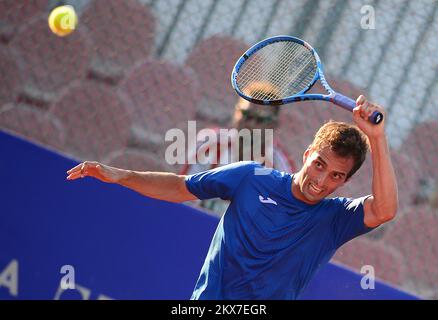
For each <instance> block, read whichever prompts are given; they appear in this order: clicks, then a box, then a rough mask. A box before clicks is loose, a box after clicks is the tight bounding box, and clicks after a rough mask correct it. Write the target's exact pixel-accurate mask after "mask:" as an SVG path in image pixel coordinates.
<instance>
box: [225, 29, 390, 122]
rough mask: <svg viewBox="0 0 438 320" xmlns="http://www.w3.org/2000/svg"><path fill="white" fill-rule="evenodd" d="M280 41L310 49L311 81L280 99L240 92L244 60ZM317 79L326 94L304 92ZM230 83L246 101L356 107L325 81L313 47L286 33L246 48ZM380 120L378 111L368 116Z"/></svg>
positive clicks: (266, 103)
mask: <svg viewBox="0 0 438 320" xmlns="http://www.w3.org/2000/svg"><path fill="white" fill-rule="evenodd" d="M282 41H293V42H296V43H298V44H301V45H303V46H304V47H306V48H307V49H308V50H310V51H311V53H312V54H313V56H314V58H315V60H316V70H315V74H314V76H313V79H312V81H311V82H310V84H309V85H308V86H307V87H306V88H304V89H303V90H301V91H299V92H298V93H296V94H294V95H292V96H289V97H285V98H282V99H277V100H260V99H254V98H252V97H249V96H247V95H246V94H245V93H243V92H242V90H240V88H239V87H238V85H237V75H238V73H239V70H240V69H241V67H242V65H243V64H244V63H245V62H246V60H248V58H249V57H251V56H252V55H253V54H254V53H256V52H257V51H259V50H260V49H262V48H264V47H266V46H267V45H270V44H272V43H276V42H282ZM318 80H320V82H321V84H322V86H323V87H324V89H325V90H327V92H328V94H321V93H306V92H307V91H309V89H310V88H311V87H312V86H313V85H314V84H315V82H316V81H318ZM231 84H232V86H233V88H234V90H235V91H236V92H237V94H238V95H239V96H241V97H242V98H243V99H245V100H248V101H250V102H252V103H255V104H261V105H282V104H287V103H291V102H297V101H305V100H323V101H329V102H332V103H334V104H336V105H338V106H340V107H342V108H344V109H346V110H348V111H353V109H354V108H355V107H356V102H355V101H354V100H353V99H351V98H349V97H346V96H344V95H342V94H340V93H338V92H336V91H334V90H333V89H332V88H331V87H330V85H329V84H328V83H327V80H326V79H325V76H324V72H323V67H322V62H321V59H320V58H319V55H318V53H317V52H316V50H315V49H313V47H312V46H311V45H310V44H308V43H307V42H306V41H304V40H302V39H299V38H296V37H292V36H287V35H279V36H274V37H270V38H267V39H264V40H262V41H260V42H258V43H256V44H255V45H253V46H252V47H251V48H249V49H248V50H246V51H245V53H244V54H243V55H242V56H241V57H240V58H239V59H238V60H237V62H236V64H235V65H234V68H233V71H232V72H231ZM382 120H383V115H382V114H381V113H380V112H377V111H376V112H374V113H373V114H372V115H371V116H370V121H371V122H373V123H375V124H378V123H380V122H381V121H382Z"/></svg>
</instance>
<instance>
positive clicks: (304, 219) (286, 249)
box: [185, 161, 373, 300]
mask: <svg viewBox="0 0 438 320" xmlns="http://www.w3.org/2000/svg"><path fill="white" fill-rule="evenodd" d="M263 169H265V170H267V169H266V168H264V167H263V166H261V165H260V164H258V163H256V162H253V161H241V162H236V163H232V164H229V165H225V166H222V167H218V168H215V169H212V170H208V171H204V172H200V173H196V174H193V175H189V176H187V177H186V180H185V181H186V186H187V188H188V190H189V191H190V192H191V193H192V194H194V195H195V196H197V197H198V198H199V199H209V198H214V197H220V198H222V199H226V200H230V201H231V203H230V205H229V207H228V209H227V211H226V212H225V214H224V215H223V216H222V218H221V220H220V222H219V224H218V226H217V229H216V232H215V234H214V236H213V239H212V241H211V244H210V248H209V250H208V254H207V257H206V259H205V262H204V265H203V267H202V269H201V273H200V275H199V278H198V281H197V283H196V286H195V289H194V292H193V294H192V297H191V299H216V300H222V299H233V300H239V299H245V300H246V299H296V298H297V297H298V295H299V293H300V292H301V291H302V290H303V289H304V288H305V287H306V285H307V284H308V282H309V281H310V280H311V278H312V276H313V275H314V274H315V272H316V271H317V270H318V269H319V268H320V267H321V266H322V265H324V264H325V263H327V262H328V261H329V260H330V258H331V257H332V256H333V255H334V254H335V251H336V249H337V248H339V247H340V246H341V245H342V244H344V243H345V242H347V241H349V240H351V239H353V238H355V237H357V236H359V235H361V234H364V233H367V232H369V231H371V230H372V229H373V228H368V227H367V226H366V225H365V224H364V212H363V202H364V200H365V199H366V198H367V197H368V196H366V197H362V198H358V199H351V198H331V199H329V198H327V199H323V200H322V201H320V202H319V203H317V204H315V205H310V204H306V203H304V202H302V201H300V200H298V199H296V198H295V197H294V196H293V194H292V189H291V187H292V179H293V175H291V174H289V173H286V172H280V171H277V170H273V169H268V170H269V171H267V172H262V171H263ZM261 173H265V174H261ZM266 173H268V174H266Z"/></svg>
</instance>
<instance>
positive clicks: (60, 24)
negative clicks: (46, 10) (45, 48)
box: [49, 5, 78, 37]
mask: <svg viewBox="0 0 438 320" xmlns="http://www.w3.org/2000/svg"><path fill="white" fill-rule="evenodd" d="M77 25H78V16H77V15H76V11H75V9H74V8H73V7H72V6H69V5H65V6H59V7H56V8H55V9H53V10H52V12H50V15H49V28H50V30H52V32H53V33H54V34H56V35H57V36H60V37H64V36H67V35H69V34H70V33H72V32H73V31H74V30H75V29H76V26H77Z"/></svg>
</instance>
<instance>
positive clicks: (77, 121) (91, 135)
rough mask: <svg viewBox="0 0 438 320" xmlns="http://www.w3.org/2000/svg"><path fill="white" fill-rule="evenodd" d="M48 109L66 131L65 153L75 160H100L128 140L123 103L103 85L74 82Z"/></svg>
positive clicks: (128, 123) (127, 121) (128, 133)
mask: <svg viewBox="0 0 438 320" xmlns="http://www.w3.org/2000/svg"><path fill="white" fill-rule="evenodd" d="M49 110H50V113H51V114H53V115H55V116H56V117H58V118H59V119H60V120H61V121H62V123H63V125H64V127H65V129H66V150H67V151H68V152H71V153H72V154H74V155H75V156H76V157H78V158H83V159H95V160H99V159H101V158H102V157H103V156H105V155H106V154H107V153H109V152H110V151H112V150H117V149H120V148H122V147H124V146H126V144H127V142H128V140H129V136H130V120H129V117H128V114H127V109H126V103H125V102H124V101H123V100H122V99H121V98H120V97H119V96H118V95H117V94H116V93H115V92H114V90H111V88H109V87H107V86H106V85H105V84H100V83H96V82H92V81H80V82H78V83H74V84H72V85H71V86H70V87H69V88H68V89H67V90H66V91H65V92H64V94H63V95H62V96H61V97H60V98H59V99H58V100H56V101H55V102H54V103H53V104H52V105H51V106H50V109H49Z"/></svg>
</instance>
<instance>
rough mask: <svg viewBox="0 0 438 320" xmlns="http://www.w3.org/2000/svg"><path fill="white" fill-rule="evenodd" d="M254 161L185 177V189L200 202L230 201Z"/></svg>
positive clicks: (233, 164) (254, 164)
mask: <svg viewBox="0 0 438 320" xmlns="http://www.w3.org/2000/svg"><path fill="white" fill-rule="evenodd" d="M258 167H259V168H260V167H262V166H261V165H260V164H258V163H257V162H254V161H241V162H236V163H232V164H228V165H225V166H222V167H218V168H215V169H211V170H207V171H203V172H199V173H195V174H192V175H188V176H186V179H185V182H186V187H187V189H188V190H189V191H190V192H191V193H192V194H193V195H195V196H196V197H198V198H199V199H201V200H204V199H211V198H218V197H219V198H221V199H224V200H231V199H232V198H233V195H234V193H235V191H236V189H237V187H238V186H239V184H240V183H241V182H242V180H243V179H244V178H245V177H246V176H247V175H249V174H250V173H251V172H252V173H254V170H255V168H258Z"/></svg>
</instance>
